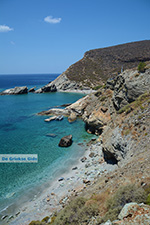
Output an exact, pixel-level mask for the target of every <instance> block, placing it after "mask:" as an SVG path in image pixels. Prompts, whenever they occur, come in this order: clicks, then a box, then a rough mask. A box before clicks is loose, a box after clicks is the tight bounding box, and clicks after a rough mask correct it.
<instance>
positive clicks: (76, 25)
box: [0, 0, 150, 74]
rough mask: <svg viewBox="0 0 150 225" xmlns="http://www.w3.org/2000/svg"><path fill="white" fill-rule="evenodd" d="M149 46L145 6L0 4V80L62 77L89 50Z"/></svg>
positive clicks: (110, 1) (75, 0) (58, 0)
mask: <svg viewBox="0 0 150 225" xmlns="http://www.w3.org/2000/svg"><path fill="white" fill-rule="evenodd" d="M140 40H150V0H0V74H41V73H62V72H63V71H65V70H66V69H67V68H68V67H69V66H70V65H71V64H73V63H75V62H76V61H78V60H80V59H81V58H82V57H83V55H84V53H85V52H86V51H88V50H90V49H95V48H103V47H108V46H113V45H118V44H123V43H127V42H132V41H140Z"/></svg>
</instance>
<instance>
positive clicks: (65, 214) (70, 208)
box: [53, 197, 99, 225]
mask: <svg viewBox="0 0 150 225" xmlns="http://www.w3.org/2000/svg"><path fill="white" fill-rule="evenodd" d="M98 213H99V210H98V206H97V205H96V204H91V205H86V199H85V198H83V197H77V198H76V199H75V200H73V201H71V202H70V203H69V204H68V205H67V206H66V207H65V208H64V209H63V210H61V211H60V212H59V213H58V215H57V217H56V219H55V221H54V223H53V224H54V225H58V224H59V225H70V224H71V225H77V224H82V223H87V221H88V220H89V219H90V218H91V217H92V216H96V215H97V214H98Z"/></svg>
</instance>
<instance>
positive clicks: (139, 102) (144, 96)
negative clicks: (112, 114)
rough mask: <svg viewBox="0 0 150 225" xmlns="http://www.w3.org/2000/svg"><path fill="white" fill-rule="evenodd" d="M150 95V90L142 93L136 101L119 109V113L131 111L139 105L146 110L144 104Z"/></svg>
mask: <svg viewBox="0 0 150 225" xmlns="http://www.w3.org/2000/svg"><path fill="white" fill-rule="evenodd" d="M149 97H150V92H146V93H144V94H142V95H140V96H139V97H138V98H137V99H136V100H135V101H133V102H132V103H129V104H127V105H125V106H124V107H122V108H121V109H119V110H118V112H117V113H118V114H121V113H123V112H124V113H126V114H128V113H130V112H131V111H132V110H134V109H136V108H137V107H139V106H140V109H141V110H144V106H143V105H142V104H143V103H144V102H145V101H147V100H148V99H149Z"/></svg>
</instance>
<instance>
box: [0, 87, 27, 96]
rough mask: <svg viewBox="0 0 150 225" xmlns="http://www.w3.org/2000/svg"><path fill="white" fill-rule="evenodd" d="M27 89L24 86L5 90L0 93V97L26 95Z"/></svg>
mask: <svg viewBox="0 0 150 225" xmlns="http://www.w3.org/2000/svg"><path fill="white" fill-rule="evenodd" d="M27 93H28V88H27V87H26V86H24V87H15V88H11V89H6V90H5V91H2V92H1V93H0V95H19V94H27Z"/></svg>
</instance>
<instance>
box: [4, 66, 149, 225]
mask: <svg viewBox="0 0 150 225" xmlns="http://www.w3.org/2000/svg"><path fill="white" fill-rule="evenodd" d="M149 86H150V65H149V64H147V68H146V70H145V71H144V72H142V73H140V72H138V71H137V70H136V69H132V70H126V71H124V72H123V73H121V74H119V75H118V76H117V77H116V78H115V79H113V80H108V81H107V83H106V85H105V87H102V88H100V89H99V90H97V91H96V92H94V93H91V94H89V95H87V96H85V97H83V98H81V99H79V100H78V101H77V102H75V103H73V104H71V105H69V106H67V107H65V108H64V109H62V108H55V109H50V110H47V111H43V112H40V113H38V115H39V116H42V115H46V116H59V115H63V116H67V117H68V120H69V121H70V122H72V121H74V120H75V119H76V118H82V119H83V120H84V122H85V128H86V130H87V132H89V133H93V134H95V135H97V138H95V139H92V140H91V142H90V143H88V144H87V146H85V144H84V143H81V146H84V147H85V152H84V154H83V157H82V158H80V159H79V161H78V163H76V164H75V165H73V167H72V168H71V169H70V171H68V173H67V174H62V176H61V177H59V178H58V179H57V180H55V182H54V185H52V186H51V188H49V189H47V191H45V192H44V194H42V195H40V196H36V197H35V199H34V200H33V201H31V202H29V203H28V204H26V206H24V208H22V209H20V210H19V212H20V214H19V215H18V216H17V217H16V218H15V219H14V220H10V224H12V225H14V224H15V225H17V224H18V225H19V224H28V223H29V222H30V221H31V220H42V218H44V217H45V216H48V218H49V220H48V221H49V222H51V221H52V218H53V216H54V214H55V213H54V212H55V211H57V212H59V211H60V210H61V209H62V208H64V207H65V206H67V204H68V202H71V201H72V200H73V199H76V198H77V196H83V197H86V198H91V196H92V195H93V193H95V195H96V194H98V195H99V194H102V195H105V194H106V192H108V193H109V194H108V196H110V195H112V193H115V192H116V191H117V190H118V188H119V187H120V186H123V185H124V184H128V185H130V184H134V185H137V186H141V187H142V188H146V187H149V185H150V177H149V169H150V168H149V163H150V152H149V151H148V146H149V140H150V126H149V124H150V104H149V98H150V93H149ZM50 118H51V117H50ZM108 190H109V191H108ZM105 201H106V200H105ZM105 201H104V202H105ZM102 205H103V204H102ZM103 207H104V208H105V206H104V205H103ZM125 207H126V208H128V209H129V211H128V212H130V205H125ZM134 207H136V212H139V213H140V211H138V210H144V209H142V208H141V207H147V208H146V210H148V211H147V212H149V207H148V206H145V205H143V206H142V205H138V204H137V205H134ZM101 213H102V212H101ZM101 213H100V215H99V216H94V217H92V218H90V219H89V220H88V223H87V224H89V225H90V224H93V225H94V224H95V225H96V224H99V223H98V220H99V218H103V216H102V215H103V213H102V215H101ZM129 214H130V213H129ZM121 215H122V214H119V217H118V220H116V222H111V221H109V223H106V224H134V222H136V221H137V220H138V218H137V217H136V216H133V217H132V218H131V221H130V223H126V221H127V222H129V221H128V220H127V219H126V217H125V216H124V215H123V216H121ZM124 218H125V219H124ZM142 219H143V220H144V221H148V222H147V223H146V224H148V223H149V221H150V216H149V214H148V217H147V219H146V217H145V213H143V214H142ZM5 220H7V219H5ZM45 224H46V223H45ZM139 224H140V223H139Z"/></svg>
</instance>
